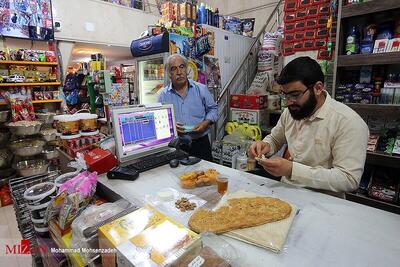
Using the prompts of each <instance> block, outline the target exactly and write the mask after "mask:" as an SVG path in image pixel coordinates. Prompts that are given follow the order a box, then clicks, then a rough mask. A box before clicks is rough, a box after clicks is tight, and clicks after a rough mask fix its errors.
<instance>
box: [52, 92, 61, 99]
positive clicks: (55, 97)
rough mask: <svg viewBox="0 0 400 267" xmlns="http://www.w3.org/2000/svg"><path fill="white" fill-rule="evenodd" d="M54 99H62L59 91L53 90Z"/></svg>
mask: <svg viewBox="0 0 400 267" xmlns="http://www.w3.org/2000/svg"><path fill="white" fill-rule="evenodd" d="M53 99H60V92H59V91H53Z"/></svg>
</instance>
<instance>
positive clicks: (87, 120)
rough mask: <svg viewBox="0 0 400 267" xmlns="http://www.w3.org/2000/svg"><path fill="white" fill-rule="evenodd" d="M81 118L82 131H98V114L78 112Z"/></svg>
mask: <svg viewBox="0 0 400 267" xmlns="http://www.w3.org/2000/svg"><path fill="white" fill-rule="evenodd" d="M77 116H78V117H79V118H80V128H81V132H83V133H84V132H95V131H97V118H98V116H97V115H96V114H90V113H80V114H77Z"/></svg>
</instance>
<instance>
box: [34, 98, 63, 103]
mask: <svg viewBox="0 0 400 267" xmlns="http://www.w3.org/2000/svg"><path fill="white" fill-rule="evenodd" d="M61 102H62V100H61V99H52V100H32V103H33V104H47V103H61Z"/></svg>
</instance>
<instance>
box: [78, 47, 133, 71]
mask: <svg viewBox="0 0 400 267" xmlns="http://www.w3.org/2000/svg"><path fill="white" fill-rule="evenodd" d="M96 53H101V54H103V55H104V57H105V58H106V60H107V65H108V66H110V65H117V64H122V63H123V64H129V63H133V56H132V54H131V51H130V48H129V47H121V46H107V45H97V44H86V43H75V45H74V48H73V49H72V58H71V63H75V62H88V61H89V60H90V55H92V54H96Z"/></svg>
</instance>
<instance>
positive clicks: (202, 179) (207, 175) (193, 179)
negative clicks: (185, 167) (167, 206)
mask: <svg viewBox="0 0 400 267" xmlns="http://www.w3.org/2000/svg"><path fill="white" fill-rule="evenodd" d="M219 174H220V173H219V172H217V171H216V170H214V169H208V170H205V171H191V172H186V173H184V174H182V175H181V176H180V177H179V179H180V182H181V187H182V188H187V189H188V188H196V187H201V186H208V185H212V184H216V182H217V176H218V175H219Z"/></svg>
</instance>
